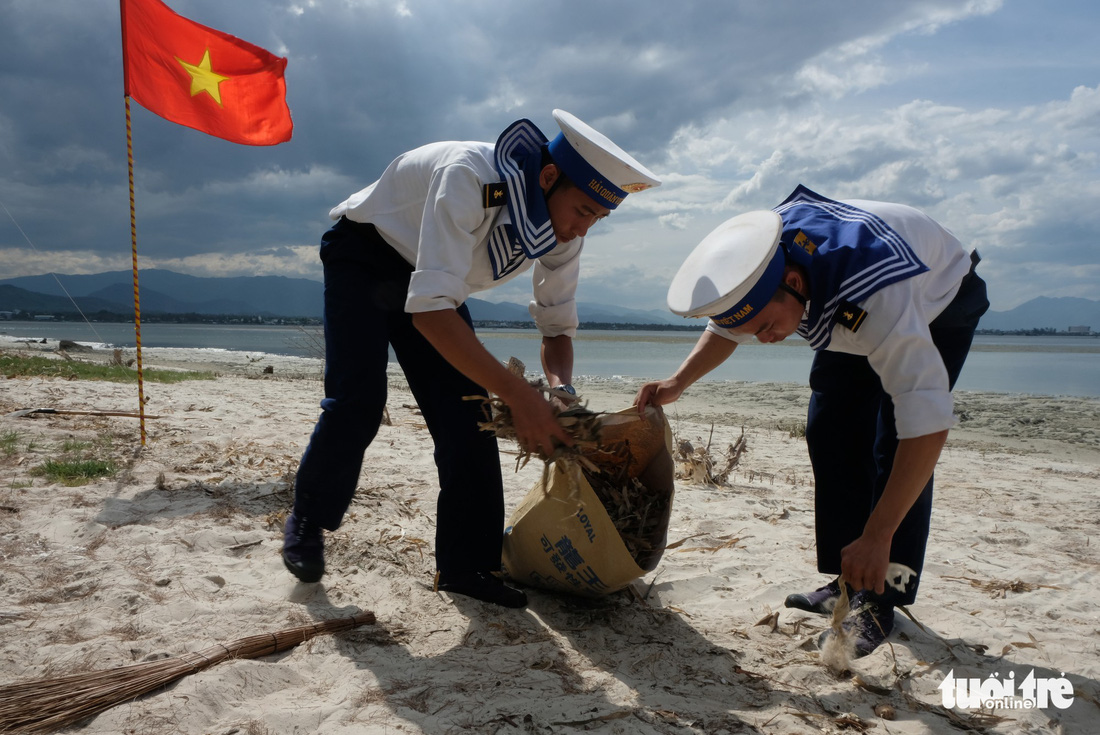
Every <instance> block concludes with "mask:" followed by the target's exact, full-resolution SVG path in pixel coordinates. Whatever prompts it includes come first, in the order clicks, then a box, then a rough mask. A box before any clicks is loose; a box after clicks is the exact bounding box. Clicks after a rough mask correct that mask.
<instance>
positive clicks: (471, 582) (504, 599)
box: [438, 572, 527, 607]
mask: <svg viewBox="0 0 1100 735" xmlns="http://www.w3.org/2000/svg"><path fill="white" fill-rule="evenodd" d="M438 588H439V591H440V592H450V593H451V594H455V595H465V596H466V597H472V598H474V599H475V600H481V601H482V602H491V603H493V604H494V605H501V606H502V607H527V595H526V594H524V593H523V592H522V591H521V590H517V589H515V588H514V587H509V586H508V585H506V584H504V581H503V580H502V579H500V577H496V576H494V575H493V574H492V572H457V573H452V574H447V575H443V574H440V575H439V585H438Z"/></svg>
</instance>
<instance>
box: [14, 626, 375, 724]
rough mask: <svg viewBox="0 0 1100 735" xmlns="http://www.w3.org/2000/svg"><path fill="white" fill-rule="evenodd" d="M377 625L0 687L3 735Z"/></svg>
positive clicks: (252, 639) (269, 638) (288, 634)
mask: <svg viewBox="0 0 1100 735" xmlns="http://www.w3.org/2000/svg"><path fill="white" fill-rule="evenodd" d="M372 623H374V613H372V612H364V613H360V614H358V615H354V616H352V617H350V618H337V619H334V620H325V621H322V622H319V623H313V624H312V625H303V626H300V627H297V628H289V629H287V630H281V631H278V632H275V633H266V634H263V635H253V636H249V637H247V638H241V639H239V640H236V641H233V642H231V643H229V644H226V645H221V644H219V645H216V646H211V647H210V648H207V649H205V650H202V651H197V652H194V653H185V654H183V655H182V656H177V657H175V658H167V659H162V660H159V661H149V662H146V663H140V664H134V665H132V666H122V667H119V668H116V669H106V670H103V671H89V672H86V673H82V674H74V675H72V676H63V677H59V678H54V679H39V680H37V681H30V682H24V683H17V684H9V685H7V686H4V687H0V732H5V733H7V732H24V733H31V732H48V731H52V730H56V729H58V728H61V727H65V726H67V725H71V724H73V723H76V722H79V721H80V720H83V719H86V718H88V717H92V716H93V715H97V714H99V713H100V712H103V711H105V710H108V709H110V708H111V707H114V706H115V705H118V704H122V703H123V702H129V701H130V700H133V699H137V698H138V697H140V696H141V695H143V694H147V693H149V692H151V691H154V690H155V689H159V688H161V687H163V686H166V685H168V684H171V683H172V682H173V681H175V680H176V679H180V678H182V677H184V676H187V675H188V674H193V673H195V672H196V671H201V670H202V669H205V668H207V667H208V666H213V665H214V664H216V663H219V662H221V661H224V660H226V659H228V658H259V657H260V656H268V655H271V654H273V653H278V652H280V651H285V650H287V649H289V648H293V647H294V646H296V645H298V644H299V643H301V642H302V641H306V640H309V639H310V638H312V637H314V636H316V635H321V634H325V633H338V632H340V631H344V630H349V629H351V628H355V627H358V626H360V625H369V624H372Z"/></svg>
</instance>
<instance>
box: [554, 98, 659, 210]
mask: <svg viewBox="0 0 1100 735" xmlns="http://www.w3.org/2000/svg"><path fill="white" fill-rule="evenodd" d="M553 115H554V120H555V121H556V122H557V123H558V126H559V127H560V128H561V132H560V133H559V134H558V135H557V137H556V138H554V139H553V140H552V141H550V146H549V149H550V157H551V158H553V159H554V163H555V164H557V166H558V168H560V169H561V170H562V173H564V174H565V175H566V176H568V177H569V180H570V181H572V182H573V183H574V184H576V186H577V188H578V189H580V190H581V191H583V192H584V193H585V194H587V195H588V196H590V197H592V198H593V199H595V200H596V201H597V202H599V203H600V204H602V205H603V206H605V207H607V208H608V209H615V207H617V206H619V205H620V204H621V203H622V201H623V199H626V195H627V194H633V193H634V192H638V191H642V190H644V189H651V188H653V187H655V186H660V185H661V180H660V179H658V178H657V176H656V175H654V174H653V172H652V171H650V170H649V169H647V168H646V167H645V166H643V165H642V164H640V163H638V162H637V161H636V160H634V158H633V157H632V156H631V155H630V154H629V153H627V152H626V151H624V150H623V149H622V148H620V147H619V146H617V145H615V144H614V143H612V142H611V140H610V139H609V138H608V137H607V136H606V135H604V134H603V133H600V132H598V131H597V130H594V129H593V128H592V127H591V126H589V125H588V124H587V123H585V122H583V121H581V120H579V119H577V117H576V116H575V115H571V114H569V113H568V112H566V111H565V110H554V112H553Z"/></svg>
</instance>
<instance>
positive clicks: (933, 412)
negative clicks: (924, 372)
mask: <svg viewBox="0 0 1100 735" xmlns="http://www.w3.org/2000/svg"><path fill="white" fill-rule="evenodd" d="M893 400H894V424H895V426H896V428H897V432H898V439H912V438H914V437H918V436H925V435H926V434H935V433H936V432H938V431H944V430H945V429H950V428H951V427H953V426H954V425H955V424H956V423H958V422H957V421H956V420H955V416H954V414H953V413H952V411H953V410H954V407H955V401H954V399H953V398H952V397H951V394H950V393H944V392H943V391H938V390H937V391H931V390H926V391H913V392H911V393H903V394H902V395H899V396H894V398H893Z"/></svg>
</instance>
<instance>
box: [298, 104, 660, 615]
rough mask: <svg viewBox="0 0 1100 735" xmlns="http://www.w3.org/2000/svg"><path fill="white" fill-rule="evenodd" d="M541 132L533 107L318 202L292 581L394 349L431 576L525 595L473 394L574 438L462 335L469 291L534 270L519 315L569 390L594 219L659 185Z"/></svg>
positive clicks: (369, 424) (583, 137) (590, 144)
mask: <svg viewBox="0 0 1100 735" xmlns="http://www.w3.org/2000/svg"><path fill="white" fill-rule="evenodd" d="M553 117H554V119H555V121H556V122H557V123H558V125H559V127H560V128H561V132H560V133H559V134H558V135H557V136H556V137H555V138H554V140H552V141H548V140H547V139H546V137H545V136H544V135H543V134H542V133H541V132H540V131H539V129H538V128H536V127H535V126H534V125H533V124H532V123H531V122H529V121H528V120H519V121H517V122H515V123H513V124H512V125H510V126H509V127H508V129H507V130H505V131H504V132H503V133H501V135H500V137H499V138H498V140H497V141H496V143H495V144H493V143H479V142H442V143H434V144H430V145H426V146H423V147H421V148H417V149H416V150H413V151H410V152H408V153H405V154H403V155H401V156H399V157H398V158H397V159H396V160H394V161H393V162H392V163H391V164H390V165H389V167H388V168H386V170H385V172H383V174H382V176H381V177H380V178H379V179H378V180H377V181H375V182H374V183H373V184H371V185H370V186H368V187H366V188H365V189H363V190H361V191H359V192H357V193H355V194H353V195H351V196H350V197H348V199H346V200H345V201H343V202H341V203H340V204H338V205H337V206H336V207H335V208H333V210H332V211H331V212H330V217H331V218H332V219H333V220H336V223H335V224H334V225H333V226H332V228H331V229H330V230H329V231H328V232H327V233H326V234H325V235H324V237H323V238H322V243H321V253H320V254H321V260H322V262H323V263H324V272H325V309H324V314H325V399H324V400H323V401H322V402H321V407H322V412H321V416H320V418H319V419H318V422H317V426H316V428H315V429H314V432H313V435H312V437H311V438H310V442H309V446H308V447H307V449H306V450H305V453H304V454H303V457H302V462H301V465H300V467H299V470H298V474H297V480H296V483H295V497H294V508H293V511H292V513H291V515H290V516H289V518H288V519H287V523H286V528H285V533H284V545H283V560H284V562H285V564H286V566H287V568H288V569H289V570H290V571H291V572H292V573H293V574H294V575H295V576H296V577H298V579H299V580H301V581H303V582H315V581H317V580H319V579H320V578H321V576H322V575H323V574H324V570H325V564H324V545H323V532H322V529H327V530H330V531H332V530H335V529H336V528H337V527H338V526H339V525H340V522H341V520H342V519H343V516H344V513H345V512H346V510H347V508H348V505H349V504H350V502H351V499H352V496H353V494H354V492H355V487H356V483H357V482H358V478H359V472H360V469H361V466H362V462H363V453H364V451H365V449H366V447H367V446H368V445H369V444H370V442H371V441H372V440H373V439H374V436H375V434H376V433H377V431H378V427H379V424H380V422H381V419H382V412H383V409H384V407H385V403H386V365H387V360H388V351H389V348H390V347H391V346H392V348H393V351H394V353H395V355H396V356H397V360H398V362H399V363H400V365H401V368H402V370H403V371H404V373H405V376H406V378H407V380H408V383H409V387H410V389H411V390H412V392H413V395H414V396H415V398H416V401H417V404H418V405H419V407H420V409H421V411H422V413H423V416H424V420H425V423H426V424H427V426H428V429H429V431H430V432H431V435H432V438H433V440H434V442H435V461H436V465H437V467H438V471H439V483H440V492H439V498H438V507H437V525H436V529H437V530H436V566H437V569H438V572H439V576H438V584H439V588H440V589H443V590H447V591H450V592H454V593H458V594H465V595H469V596H472V597H475V598H478V599H481V600H486V601H489V602H494V603H497V604H501V605H506V606H512V607H520V606H523V605H525V604H526V596H525V595H524V594H523V593H522V592H520V591H519V590H515V589H513V588H511V587H508V586H506V585H504V584H503V582H501V580H500V579H499V578H498V576H496V574H497V573H498V572H499V570H500V556H501V543H502V534H503V527H504V499H503V488H502V481H501V476H500V459H499V455H498V453H497V447H496V439H495V437H494V436H493V435H492V434H490V433H487V432H484V431H481V430H480V429H479V427H478V423H479V421H481V420H484V416H483V413H482V407H481V405H480V404H479V403H478V402H477V401H469V400H464V399H465V397H466V396H471V395H488V394H489V393H492V394H495V395H496V396H499V397H500V398H501V399H502V400H504V401H505V402H506V403H507V404H508V406H509V408H510V409H511V413H512V416H513V418H514V423H515V430H516V433H517V438H518V441H519V442H520V444H521V445H523V447H524V448H526V449H528V450H537V449H540V448H541V449H543V450H544V451H546V453H550V452H552V451H553V447H554V444H555V442H563V443H566V444H568V443H570V439H569V437H568V436H567V435H566V434H565V432H564V431H563V430H562V429H561V427H560V425H559V424H558V422H557V420H556V419H555V415H554V410H553V408H552V406H551V405H550V403H548V402H547V400H546V399H545V398H544V397H543V395H542V394H541V393H540V392H538V391H536V390H535V389H533V388H532V387H531V386H530V385H529V384H528V383H527V382H526V380H525V379H524V378H522V377H520V376H516V375H513V374H512V373H510V372H509V371H508V370H507V369H506V368H505V367H504V365H503V364H502V363H501V362H500V360H498V359H497V358H496V357H494V356H493V355H492V354H490V353H489V352H488V351H487V350H486V349H485V347H484V346H483V345H482V344H481V343H480V342H479V341H478V338H477V336H476V335H475V334H474V330H473V325H472V322H471V320H470V314H469V310H468V309H467V307H466V306H465V301H466V299H467V298H468V297H469V295H470V294H471V293H473V292H475V291H480V290H484V289H488V288H492V287H494V286H498V285H500V284H502V283H505V282H506V281H508V280H509V279H511V278H514V277H516V276H517V275H519V274H520V273H522V272H524V271H526V270H528V269H531V270H532V271H533V273H532V276H533V278H532V280H533V289H534V299H533V300H532V301H531V304H530V312H531V315H532V317H533V318H534V320H535V323H536V326H537V327H538V329H539V330H540V332H541V333H542V336H543V343H542V357H543V360H542V362H543V367H544V371H545V374H546V378H547V381H548V384H549V385H550V386H551V387H561V388H563V389H564V390H566V391H567V392H570V393H571V392H573V391H572V388H571V386H570V385H569V384H570V382H571V379H572V371H573V345H572V337H573V336H574V334H575V332H576V328H577V323H578V321H577V307H576V300H575V292H576V288H577V279H578V275H579V273H580V255H581V250H582V248H583V246H584V237H585V235H586V233H587V232H588V229H589V228H590V227H591V226H592V225H594V224H595V223H596V222H598V221H599V220H600V219H602V218H603V217H606V216H607V215H608V214H609V213H610V212H611V211H612V210H613V209H615V208H616V207H618V205H619V204H620V203H622V201H623V200H624V199H625V198H626V196H627V195H628V194H630V193H632V192H637V191H642V190H643V189H648V188H650V187H653V186H657V185H658V184H659V183H660V182H659V180H658V179H657V177H656V176H654V175H653V174H652V173H651V172H650V171H649V170H647V169H646V168H645V167H644V166H642V165H641V164H640V163H638V162H637V161H636V160H634V158H632V157H631V156H630V155H629V154H627V153H626V152H624V151H623V150H622V149H620V148H619V147H618V146H616V145H615V144H614V143H613V142H611V141H610V140H608V139H607V138H606V137H605V136H603V135H602V134H600V133H599V132H597V131H596V130H594V129H593V128H591V127H590V126H588V125H587V124H585V123H584V122H582V121H581V120H579V119H577V118H576V117H574V116H573V115H571V114H569V113H567V112H564V111H562V110H555V111H554V112H553Z"/></svg>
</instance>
